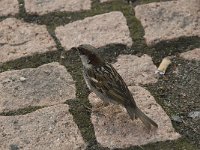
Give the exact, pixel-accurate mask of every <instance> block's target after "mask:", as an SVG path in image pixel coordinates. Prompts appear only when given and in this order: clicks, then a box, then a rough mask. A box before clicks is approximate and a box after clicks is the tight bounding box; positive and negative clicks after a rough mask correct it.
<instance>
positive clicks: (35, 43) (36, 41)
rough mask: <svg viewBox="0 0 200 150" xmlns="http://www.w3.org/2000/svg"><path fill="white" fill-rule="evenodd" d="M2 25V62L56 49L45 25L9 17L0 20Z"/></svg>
mask: <svg viewBox="0 0 200 150" xmlns="http://www.w3.org/2000/svg"><path fill="white" fill-rule="evenodd" d="M0 27H1V28H0V33H1V36H0V44H1V46H0V63H3V62H7V61H11V60H15V59H17V58H21V57H25V56H31V55H34V54H36V53H45V52H48V51H55V50H56V44H55V42H54V40H53V38H52V37H51V36H50V35H49V33H48V31H47V29H46V26H45V25H36V24H33V23H25V22H23V21H21V20H18V19H15V18H7V19H5V20H3V21H1V22H0Z"/></svg>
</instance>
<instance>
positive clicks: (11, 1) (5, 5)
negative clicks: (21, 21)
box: [0, 0, 19, 16]
mask: <svg viewBox="0 0 200 150" xmlns="http://www.w3.org/2000/svg"><path fill="white" fill-rule="evenodd" d="M18 12H19V4H18V0H0V16H7V15H15V14H17V13H18Z"/></svg>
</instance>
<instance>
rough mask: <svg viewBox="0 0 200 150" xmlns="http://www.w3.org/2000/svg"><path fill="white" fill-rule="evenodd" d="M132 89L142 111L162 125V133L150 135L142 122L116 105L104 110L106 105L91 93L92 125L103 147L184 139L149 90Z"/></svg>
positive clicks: (123, 146)
mask: <svg viewBox="0 0 200 150" xmlns="http://www.w3.org/2000/svg"><path fill="white" fill-rule="evenodd" d="M129 89H130V91H131V92H132V94H133V97H134V99H135V101H136V103H137V105H138V107H139V108H141V110H142V111H143V112H145V114H147V115H148V116H149V117H150V118H152V119H153V120H154V121H155V122H156V123H157V124H158V126H159V127H158V130H157V131H152V132H151V133H150V134H148V132H147V131H146V130H145V127H144V125H143V124H142V122H141V121H140V120H138V119H137V120H134V121H132V120H131V119H130V118H129V116H128V114H127V112H126V110H125V109H124V108H123V107H121V106H119V105H113V104H111V105H108V106H102V101H101V100H100V99H99V98H97V96H96V95H95V94H94V93H91V94H90V95H89V100H90V103H91V104H92V106H93V107H92V110H93V112H92V116H91V121H92V123H93V125H94V131H95V135H96V138H97V141H98V142H99V143H100V144H101V145H102V146H104V147H109V148H125V147H130V146H136V145H144V144H148V143H154V142H157V141H166V140H175V139H177V138H179V137H180V135H179V134H178V133H176V132H175V131H174V128H173V127H172V123H171V120H170V118H169V117H168V116H167V114H166V113H165V111H164V110H163V109H162V107H161V106H160V105H159V104H158V103H156V101H155V100H154V98H153V96H152V95H151V94H150V93H149V92H148V91H147V90H145V89H144V88H142V87H139V86H131V87H129Z"/></svg>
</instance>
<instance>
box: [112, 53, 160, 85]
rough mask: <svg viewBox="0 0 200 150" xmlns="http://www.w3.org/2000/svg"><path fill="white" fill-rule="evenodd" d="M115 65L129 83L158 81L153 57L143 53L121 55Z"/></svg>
mask: <svg viewBox="0 0 200 150" xmlns="http://www.w3.org/2000/svg"><path fill="white" fill-rule="evenodd" d="M113 67H114V68H115V69H116V70H117V72H118V73H119V74H120V75H121V76H122V77H123V79H124V81H125V82H126V84H127V85H129V86H130V85H137V84H148V83H155V82H157V79H156V74H155V71H156V69H157V68H156V66H155V65H154V64H153V61H152V59H151V57H149V56H148V55H146V54H145V55H143V56H141V57H138V56H135V55H119V57H118V58H117V62H116V63H115V64H113Z"/></svg>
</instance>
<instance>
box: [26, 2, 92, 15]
mask: <svg viewBox="0 0 200 150" xmlns="http://www.w3.org/2000/svg"><path fill="white" fill-rule="evenodd" d="M24 2H25V8H26V11H27V12H28V13H31V14H35V13H36V14H39V15H43V14H47V13H50V12H58V11H60V12H62V11H70V12H71V11H72V12H73V11H81V10H88V9H91V3H92V1H91V0H56V1H55V0H43V1H41V0H40V1H38V0H25V1H24Z"/></svg>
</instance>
